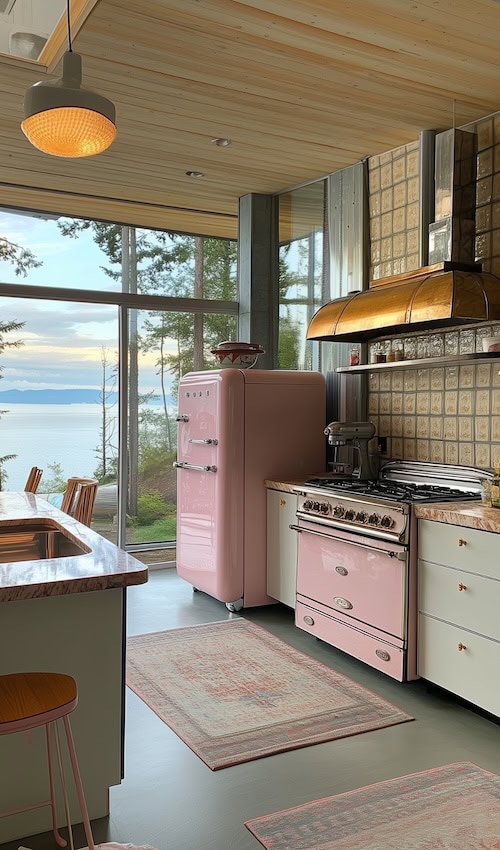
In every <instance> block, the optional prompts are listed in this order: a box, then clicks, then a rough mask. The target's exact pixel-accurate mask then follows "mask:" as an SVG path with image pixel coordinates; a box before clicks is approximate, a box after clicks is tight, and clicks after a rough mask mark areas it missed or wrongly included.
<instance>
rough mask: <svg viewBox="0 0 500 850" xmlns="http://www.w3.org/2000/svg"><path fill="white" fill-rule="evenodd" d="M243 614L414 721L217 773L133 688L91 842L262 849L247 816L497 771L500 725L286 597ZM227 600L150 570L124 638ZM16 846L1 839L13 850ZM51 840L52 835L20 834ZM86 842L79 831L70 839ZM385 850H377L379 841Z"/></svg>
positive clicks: (184, 620)
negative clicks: (306, 614)
mask: <svg viewBox="0 0 500 850" xmlns="http://www.w3.org/2000/svg"><path fill="white" fill-rule="evenodd" d="M243 613H244V616H245V617H247V618H248V619H250V620H253V621H254V622H256V623H259V624H260V625H261V626H264V627H265V628H267V629H269V631H271V632H273V633H274V634H276V635H277V636H279V637H280V638H282V639H283V640H284V641H286V642H287V643H289V644H290V645H292V646H294V647H296V648H297V649H300V650H302V651H303V652H306V653H307V654H308V655H310V656H311V657H313V658H316V659H318V660H319V661H321V662H323V663H324V664H326V665H327V666H330V667H333V668H334V669H336V670H338V671H339V672H341V673H344V674H345V675H347V676H350V677H351V678H352V679H354V680H355V681H357V682H359V683H360V684H362V685H364V686H365V687H368V688H370V689H371V690H373V691H375V692H376V693H378V694H380V695H381V696H383V697H385V698H386V699H388V700H390V701H391V702H393V703H395V704H396V705H399V706H400V707H401V708H402V709H403V710H404V711H406V712H408V713H409V714H411V715H412V716H413V717H415V718H416V719H415V721H414V722H410V723H403V724H400V725H398V726H392V727H390V728H387V729H380V730H377V731H374V732H367V733H365V734H362V735H357V736H355V737H352V738H344V739H342V740H339V741H332V742H331V743H326V744H319V745H316V746H313V747H306V748H304V749H299V750H293V751H291V752H287V753H281V754H279V755H275V756H272V757H270V758H265V759H260V760H257V761H253V762H247V763H246V764H242V765H237V766H235V767H231V768H226V769H225V770H220V771H217V772H212V771H211V770H210V769H209V768H208V767H206V766H205V764H204V763H203V762H202V761H200V759H199V758H198V757H197V756H195V755H194V753H192V752H191V750H190V749H189V748H188V747H187V746H186V745H185V744H183V742H182V741H181V740H180V739H179V738H177V736H176V735H174V733H173V732H171V731H170V729H169V728H168V726H166V725H165V724H164V723H163V722H162V721H161V720H159V718H158V717H156V715H155V714H153V712H152V711H151V710H150V709H149V708H148V707H147V706H146V705H145V704H144V703H143V702H142V700H140V699H139V698H138V697H136V696H135V694H133V693H131V692H130V691H128V690H127V721H126V756H125V779H124V781H123V783H122V784H121V786H119V787H116V788H113V789H112V791H111V801H110V807H111V814H110V817H109V819H102V820H100V821H95V822H94V825H93V826H94V834H95V839H96V841H99V842H105V841H117V842H121V843H129V842H130V843H133V844H151V845H153V847H155V848H157V850H258V848H259V847H260V844H259V843H258V842H257V841H256V839H255V838H254V837H253V836H252V835H251V834H250V833H249V832H248V830H246V829H245V827H244V826H243V822H244V821H245V820H247V819H249V818H253V817H257V816H259V815H264V814H267V813H269V812H274V811H278V810H280V809H284V808H289V807H291V806H296V805H300V804H301V803H305V802H307V801H310V800H315V799H318V798H321V797H325V796H329V795H331V794H337V793H340V792H342V791H348V790H350V789H353V788H357V787H360V786H363V785H366V784H369V783H372V782H379V781H381V780H384V779H391V778H393V777H397V776H401V775H402V774H405V773H413V772H416V771H420V770H426V769H428V768H431V767H437V766H439V765H443V764H447V763H450V762H456V761H472V762H474V763H475V764H478V765H479V766H480V767H483V768H485V769H487V770H491V771H493V772H495V773H500V729H499V725H498V724H497V723H496V722H492V721H491V720H489V719H486V718H485V717H483V716H481V715H480V714H478V713H475V712H473V711H471V710H469V709H468V708H466V707H465V706H463V705H461V704H459V702H458V701H455V700H454V699H453V698H451V697H449V696H447V695H446V694H443V693H441V692H439V691H436V690H435V689H431V688H428V687H427V686H426V684H425V683H424V682H422V681H419V682H413V683H409V684H400V683H398V682H395V681H393V680H392V679H389V678H388V677H386V676H384V675H383V674H382V673H379V672H377V671H375V670H372V669H370V668H369V667H367V666H365V665H364V664H362V663H360V662H357V661H354V660H353V659H351V658H349V657H348V656H346V655H344V654H343V653H341V652H338V651H337V650H335V649H333V648H332V647H330V646H328V645H326V644H323V643H321V642H319V641H316V640H315V639H314V638H312V637H311V636H310V635H307V634H306V633H305V632H302V631H301V630H299V629H297V628H295V626H294V623H293V612H291V611H290V610H289V609H287V608H284V607H283V606H281V605H275V606H269V607H265V608H261V609H249V610H248V611H245V612H243ZM235 616H238V615H233V614H229V613H228V611H227V609H226V608H225V606H224V605H223V604H222V603H219V602H216V601H215V600H214V599H211V598H210V597H208V596H206V595H205V594H203V593H193V591H192V589H191V587H190V586H189V585H187V584H186V583H185V582H184V581H182V580H181V579H179V578H178V577H177V575H176V573H175V571H174V570H171V569H167V570H161V571H157V572H152V573H151V575H150V580H149V582H148V584H146V585H142V586H139V587H134V588H130V589H129V592H128V631H129V634H142V633H144V632H151V631H159V630H162V629H170V628H175V627H177V626H186V625H191V624H196V623H207V622H214V621H217V620H225V619H228V618H231V617H235ZM20 843H21V842H11V843H10V844H4V845H2V846H1V850H17V847H18V846H19V844H20ZM22 843H23V844H25V845H26V846H27V847H29V848H33V850H48V848H53V847H55V846H56V845H55V844H54V842H53V839H52V835H51V834H44V835H42V836H35V837H32V838H30V839H25V840H23V842H22ZM85 844H86V842H85V839H84V836H83V832H82V831H81V830H80V828H77V830H76V831H75V846H76V847H82V846H84V845H85ZM381 850H383V848H381Z"/></svg>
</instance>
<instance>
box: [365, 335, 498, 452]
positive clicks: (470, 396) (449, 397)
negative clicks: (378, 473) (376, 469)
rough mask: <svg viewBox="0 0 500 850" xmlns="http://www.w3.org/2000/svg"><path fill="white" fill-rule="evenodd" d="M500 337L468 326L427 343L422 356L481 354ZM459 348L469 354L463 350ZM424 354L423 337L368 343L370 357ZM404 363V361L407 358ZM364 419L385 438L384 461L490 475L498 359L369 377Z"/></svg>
mask: <svg viewBox="0 0 500 850" xmlns="http://www.w3.org/2000/svg"><path fill="white" fill-rule="evenodd" d="M495 335H498V336H500V325H488V326H481V327H472V328H470V327H468V328H463V329H462V328H461V329H458V330H457V329H453V330H450V331H445V332H443V333H435V334H432V335H428V336H427V337H426V339H427V341H428V343H429V354H427V355H425V356H426V357H432V356H436V357H439V356H440V355H441V356H442V355H443V354H444V353H446V354H451V355H453V356H456V355H459V354H464V353H467V354H472V353H474V352H481V351H482V341H483V338H484V337H485V336H495ZM464 345H466V346H467V350H466V351H464ZM397 349H400V350H401V349H402V350H403V351H404V352H405V353H410V352H411V354H410V357H411V359H414V358H415V357H416V355H415V352H421V351H422V350H423V349H424V346H423V337H419V336H412V337H408V338H398V339H385V340H378V341H374V342H371V343H370V344H369V347H368V357H369V360H370V362H371V359H372V358H373V357H374V355H375V353H376V352H384V353H385V354H386V355H387V354H388V352H389V351H395V350H397ZM406 359H409V358H408V357H407V358H406ZM368 417H369V419H370V420H371V421H372V422H373V423H374V425H375V427H376V429H377V435H378V436H381V437H387V457H385V456H384V458H383V460H386V459H391V460H401V459H406V460H420V461H430V462H433V463H453V464H457V463H459V464H461V465H465V466H471V465H472V466H478V467H481V468H484V469H491V468H492V467H494V465H495V464H496V463H500V356H499V358H498V360H496V359H495V360H492V361H491V363H479V362H478V363H475V362H470V363H462V364H451V365H437V364H436V366H432V363H431V362H430V363H429V364H425V365H424V364H423V365H422V368H421V369H406V370H405V368H404V362H402V363H401V369H399V368H398V369H397V370H393V369H392V368H391V369H387V371H382V370H380V371H377V372H370V373H369V377H368Z"/></svg>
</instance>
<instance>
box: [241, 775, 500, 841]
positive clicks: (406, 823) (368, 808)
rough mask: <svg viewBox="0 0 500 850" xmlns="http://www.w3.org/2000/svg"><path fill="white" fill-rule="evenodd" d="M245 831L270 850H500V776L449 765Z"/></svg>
mask: <svg viewBox="0 0 500 850" xmlns="http://www.w3.org/2000/svg"><path fill="white" fill-rule="evenodd" d="M245 826H246V827H247V828H248V829H249V830H250V832H251V833H253V835H255V837H256V838H257V839H258V841H260V843H261V844H262V845H263V846H264V847H265V848H266V850H271V848H272V850H320V848H321V850H499V848H500V776H495V775H494V774H493V773H488V772H487V771H486V770H481V768H479V767H476V765H475V764H470V763H469V762H463V763H460V764H449V765H446V767H438V768H435V769H434V770H426V771H424V772H423V773H413V774H411V775H410V776H401V777H399V779H390V780H388V781H387V782H379V783H378V784H377V785H368V786H366V787H365V788H357V789H356V790H355V791H348V792H347V793H346V794H337V796H335V797H325V799H323V800H316V802H314V803H306V804H305V805H304V806H297V807H296V808H294V809H288V810H287V811H283V812H276V814H273V815H267V816H265V817H262V818H254V819H253V820H250V821H247V822H246V824H245Z"/></svg>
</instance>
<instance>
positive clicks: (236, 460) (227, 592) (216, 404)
mask: <svg viewBox="0 0 500 850" xmlns="http://www.w3.org/2000/svg"><path fill="white" fill-rule="evenodd" d="M243 394H244V382H243V376H242V374H241V372H240V371H238V370H227V371H226V373H225V374H224V372H223V371H213V372H191V373H189V374H188V375H185V376H184V378H182V380H181V382H180V386H179V412H178V442H177V555H176V557H177V572H178V574H179V575H180V576H181V577H182V578H184V579H186V581H189V582H190V583H191V584H192V585H193V586H194V587H197V588H198V589H199V590H203V591H205V592H206V593H209V594H210V595H211V596H214V597H215V598H216V599H220V600H221V601H222V602H235V601H236V600H238V599H240V598H241V597H242V596H243V457H244V450H243V437H244V433H243V410H244V395H243Z"/></svg>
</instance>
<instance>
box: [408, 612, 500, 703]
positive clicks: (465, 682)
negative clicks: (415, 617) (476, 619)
mask: <svg viewBox="0 0 500 850" xmlns="http://www.w3.org/2000/svg"><path fill="white" fill-rule="evenodd" d="M499 668H500V643H497V642H496V641H492V640H489V639H488V638H484V637H481V636H480V635H476V634H473V633H471V632H467V631H465V630H464V629H460V628H459V627H458V626H450V625H448V623H441V622H439V620H434V619H433V618H432V617H427V616H425V615H424V614H420V615H419V636H418V673H419V675H420V676H422V677H423V678H424V679H428V680H429V681H430V682H434V683H435V684H436V685H440V686H441V687H443V688H446V689H447V690H448V691H451V692H452V693H454V694H457V695H458V696H460V697H463V698H464V699H466V700H468V701H469V702H472V703H474V705H477V706H479V707H480V708H484V709H485V711H490V712H491V713H492V714H495V715H497V716H500V688H499V687H498V671H499Z"/></svg>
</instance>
